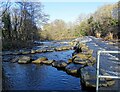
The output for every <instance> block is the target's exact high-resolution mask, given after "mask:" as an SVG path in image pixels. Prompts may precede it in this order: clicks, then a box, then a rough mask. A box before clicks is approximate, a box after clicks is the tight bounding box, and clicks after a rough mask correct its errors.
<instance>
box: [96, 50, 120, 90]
mask: <svg viewBox="0 0 120 92" xmlns="http://www.w3.org/2000/svg"><path fill="white" fill-rule="evenodd" d="M100 53H118V54H120V51H98V52H97V74H96V79H97V80H96V92H98V88H99V78H114V79H120V77H119V76H103V75H99V69H100Z"/></svg>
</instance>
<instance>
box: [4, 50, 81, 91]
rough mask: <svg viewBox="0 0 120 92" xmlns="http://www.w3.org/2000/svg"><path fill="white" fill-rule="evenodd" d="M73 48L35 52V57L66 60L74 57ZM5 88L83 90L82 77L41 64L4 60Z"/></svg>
mask: <svg viewBox="0 0 120 92" xmlns="http://www.w3.org/2000/svg"><path fill="white" fill-rule="evenodd" d="M72 53H73V50H68V51H60V52H47V53H37V54H33V57H34V58H35V59H37V58H39V57H44V56H45V57H47V58H48V59H49V60H53V59H54V60H65V61H67V60H68V59H69V58H71V57H72ZM3 70H4V80H3V88H4V89H8V90H81V88H80V79H79V78H76V77H73V76H71V75H68V74H67V73H66V72H65V71H60V70H57V69H56V68H54V67H52V66H46V65H40V64H17V63H10V62H3Z"/></svg>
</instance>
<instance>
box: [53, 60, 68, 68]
mask: <svg viewBox="0 0 120 92" xmlns="http://www.w3.org/2000/svg"><path fill="white" fill-rule="evenodd" d="M52 66H53V67H56V68H65V67H66V66H67V63H66V62H65V61H63V60H59V61H55V62H53V63H52Z"/></svg>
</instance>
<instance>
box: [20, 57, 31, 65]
mask: <svg viewBox="0 0 120 92" xmlns="http://www.w3.org/2000/svg"><path fill="white" fill-rule="evenodd" d="M30 62H31V61H30V57H29V56H21V57H20V58H19V60H18V63H19V64H27V63H30Z"/></svg>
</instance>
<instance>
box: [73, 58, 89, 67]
mask: <svg viewBox="0 0 120 92" xmlns="http://www.w3.org/2000/svg"><path fill="white" fill-rule="evenodd" d="M73 62H74V63H76V64H82V65H87V62H88V60H87V59H81V58H79V57H75V58H74V59H73Z"/></svg>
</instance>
